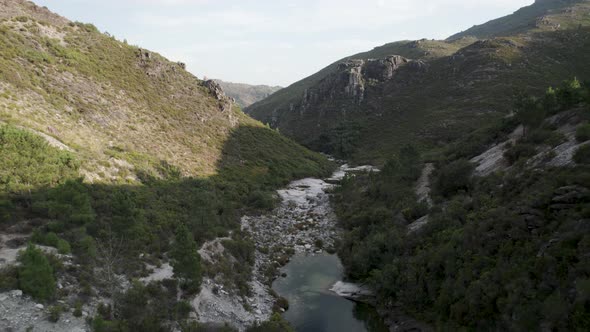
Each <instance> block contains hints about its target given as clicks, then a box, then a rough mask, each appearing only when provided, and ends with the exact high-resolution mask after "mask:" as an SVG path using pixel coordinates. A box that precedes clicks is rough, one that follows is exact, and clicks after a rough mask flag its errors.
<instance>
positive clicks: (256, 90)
mask: <svg viewBox="0 0 590 332" xmlns="http://www.w3.org/2000/svg"><path fill="white" fill-rule="evenodd" d="M214 81H216V82H217V83H219V85H221V87H222V88H223V91H225V93H226V94H227V95H228V96H229V97H231V98H233V99H235V101H236V103H237V104H238V105H239V106H240V107H241V108H242V109H244V108H246V107H248V106H250V105H252V104H254V103H255V102H258V101H260V100H262V99H264V98H267V97H268V96H270V95H272V94H273V93H275V92H277V91H279V90H280V89H282V88H283V87H281V86H270V85H264V84H256V85H252V84H247V83H234V82H226V81H223V80H220V79H215V80H214Z"/></svg>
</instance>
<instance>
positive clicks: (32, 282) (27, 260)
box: [18, 243, 55, 301]
mask: <svg viewBox="0 0 590 332" xmlns="http://www.w3.org/2000/svg"><path fill="white" fill-rule="evenodd" d="M19 261H20V262H21V266H20V268H19V271H18V282H19V287H20V289H21V290H22V291H23V292H25V293H27V294H29V295H31V296H32V297H33V298H35V299H38V300H43V301H47V300H49V299H51V298H52V297H53V294H54V293H55V278H54V276H53V268H52V267H51V265H50V264H49V261H48V260H47V257H45V255H44V254H43V252H42V251H41V250H40V249H38V248H37V247H35V246H34V245H33V244H32V243H29V246H28V247H27V249H26V250H25V251H24V253H22V254H21V255H20V256H19Z"/></svg>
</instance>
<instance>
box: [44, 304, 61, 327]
mask: <svg viewBox="0 0 590 332" xmlns="http://www.w3.org/2000/svg"><path fill="white" fill-rule="evenodd" d="M62 311H63V309H62V307H61V306H59V305H54V306H51V307H49V316H48V317H47V319H48V320H49V321H50V322H53V323H57V321H58V320H59V317H60V316H61V313H62Z"/></svg>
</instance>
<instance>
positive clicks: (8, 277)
mask: <svg viewBox="0 0 590 332" xmlns="http://www.w3.org/2000/svg"><path fill="white" fill-rule="evenodd" d="M16 288H18V269H17V268H16V266H6V267H4V268H2V269H0V292H2V291H8V290H11V289H16Z"/></svg>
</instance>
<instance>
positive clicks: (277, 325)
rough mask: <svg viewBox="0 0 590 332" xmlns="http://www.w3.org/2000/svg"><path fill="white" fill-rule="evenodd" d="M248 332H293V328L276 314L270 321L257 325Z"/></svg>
mask: <svg viewBox="0 0 590 332" xmlns="http://www.w3.org/2000/svg"><path fill="white" fill-rule="evenodd" d="M246 331H247V332H292V331H293V328H291V326H290V325H289V322H287V321H286V320H285V319H284V318H283V317H282V316H281V315H279V314H278V313H274V314H273V315H272V317H270V320H269V321H266V322H263V323H261V324H256V325H255V326H253V327H250V328H248V329H247V330H246Z"/></svg>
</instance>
